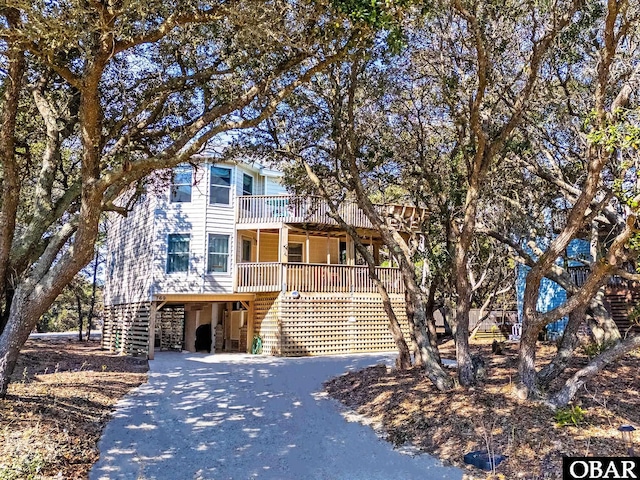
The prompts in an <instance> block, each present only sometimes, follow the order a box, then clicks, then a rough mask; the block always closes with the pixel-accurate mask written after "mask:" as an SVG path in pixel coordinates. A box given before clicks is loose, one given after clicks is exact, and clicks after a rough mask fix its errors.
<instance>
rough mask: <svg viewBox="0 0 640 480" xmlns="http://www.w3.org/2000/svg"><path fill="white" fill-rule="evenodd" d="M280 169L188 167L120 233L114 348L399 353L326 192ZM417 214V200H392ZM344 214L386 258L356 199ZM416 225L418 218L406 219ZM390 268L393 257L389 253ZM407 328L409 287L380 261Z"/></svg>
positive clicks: (115, 237) (111, 248)
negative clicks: (293, 187) (321, 195)
mask: <svg viewBox="0 0 640 480" xmlns="http://www.w3.org/2000/svg"><path fill="white" fill-rule="evenodd" d="M281 180H282V174H281V173H280V172H277V171H274V170H271V169H268V168H264V167H262V166H260V165H258V164H249V163H243V162H239V163H209V162H207V161H206V159H205V160H204V161H202V163H200V164H199V165H198V167H193V166H191V165H180V166H178V167H176V168H175V169H174V170H173V171H172V175H171V181H170V185H164V186H161V187H158V188H153V189H150V191H149V192H148V193H146V194H145V195H144V197H143V198H142V199H141V200H139V201H138V202H137V203H136V205H135V206H134V208H133V210H132V211H131V213H130V214H129V215H128V216H126V217H123V216H120V215H115V214H114V215H113V216H112V217H111V218H110V224H109V229H108V238H107V244H108V256H107V267H106V286H105V322H104V329H103V337H102V342H103V346H104V347H105V348H107V349H109V350H111V351H117V352H122V353H126V354H132V355H136V354H147V355H148V356H149V358H153V354H154V350H156V349H178V350H180V349H184V350H188V351H196V347H198V349H205V350H209V349H211V350H212V351H215V352H234V351H235V352H248V351H250V349H251V346H252V341H253V339H254V335H259V336H260V338H261V342H262V351H263V353H265V354H271V355H319V354H340V353H349V352H370V351H382V350H388V349H393V348H394V347H395V344H394V342H393V340H392V337H391V334H390V333H389V331H388V323H389V321H388V318H387V316H386V314H385V312H384V310H383V308H382V302H381V299H380V296H379V295H378V293H377V290H376V287H375V284H374V282H373V281H372V279H371V278H369V273H368V269H367V267H365V266H362V265H359V264H358V263H359V262H358V259H357V256H356V254H355V248H354V245H353V242H352V240H351V238H350V237H349V236H348V235H347V234H346V233H345V232H344V231H342V230H341V229H340V228H338V225H337V224H336V222H335V221H334V220H332V219H331V218H330V217H328V216H327V205H326V204H325V203H323V202H322V201H320V200H319V199H316V198H309V197H305V198H302V197H296V196H291V195H288V194H287V192H286V190H285V189H284V187H283V186H282V183H281ZM379 208H381V209H386V212H387V213H388V212H394V213H395V214H396V215H401V216H403V217H404V218H405V219H407V220H409V224H411V221H413V220H415V221H417V220H418V219H417V216H418V214H420V213H421V212H420V211H419V210H417V209H415V208H413V207H408V206H389V205H388V206H381V207H379ZM341 213H342V216H343V218H345V219H346V220H347V222H348V223H350V224H351V225H353V226H354V227H356V228H357V230H358V232H359V233H360V235H361V236H362V238H364V239H365V240H366V243H367V244H368V246H369V248H370V249H371V252H372V253H373V255H374V257H375V258H376V260H377V261H378V263H379V262H380V260H381V257H383V255H381V241H380V237H379V235H378V234H377V232H376V231H375V230H374V229H372V228H371V224H370V223H369V221H368V219H367V218H366V216H365V215H364V214H363V213H362V212H361V211H360V210H359V209H358V208H357V206H356V205H355V204H345V205H344V206H343V207H342V212H341ZM403 223H406V222H403ZM387 263H388V260H387ZM377 273H378V275H379V277H380V278H381V280H382V281H383V282H384V283H385V285H386V287H387V289H388V291H389V293H390V296H391V298H392V300H393V303H394V309H395V311H396V314H397V315H398V317H399V318H400V319H401V322H402V323H403V327H404V328H405V329H406V328H407V325H406V314H405V309H404V293H403V292H404V286H403V283H402V279H401V276H400V272H399V271H398V269H397V268H394V267H393V266H385V267H383V266H380V267H377Z"/></svg>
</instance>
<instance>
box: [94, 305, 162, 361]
mask: <svg viewBox="0 0 640 480" xmlns="http://www.w3.org/2000/svg"><path fill="white" fill-rule="evenodd" d="M149 312H150V304H149V303H130V304H124V305H112V306H110V307H107V308H106V309H105V313H106V315H105V321H104V325H103V328H102V348H104V349H106V350H109V351H111V352H116V353H123V354H126V355H146V354H147V351H148V342H149Z"/></svg>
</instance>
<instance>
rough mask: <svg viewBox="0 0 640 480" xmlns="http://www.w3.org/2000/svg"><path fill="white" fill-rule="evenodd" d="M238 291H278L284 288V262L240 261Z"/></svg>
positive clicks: (238, 266)
mask: <svg viewBox="0 0 640 480" xmlns="http://www.w3.org/2000/svg"><path fill="white" fill-rule="evenodd" d="M236 271H237V274H236V275H238V284H237V291H238V292H277V291H279V290H280V289H281V288H282V264H281V263H278V262H268V263H238V264H237V265H236Z"/></svg>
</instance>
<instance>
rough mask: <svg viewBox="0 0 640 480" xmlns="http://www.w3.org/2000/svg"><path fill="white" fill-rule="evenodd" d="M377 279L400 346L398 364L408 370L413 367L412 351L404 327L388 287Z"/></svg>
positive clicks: (394, 335)
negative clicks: (399, 319)
mask: <svg viewBox="0 0 640 480" xmlns="http://www.w3.org/2000/svg"><path fill="white" fill-rule="evenodd" d="M376 280H377V281H376V285H377V287H378V293H380V296H381V297H382V306H383V308H384V311H385V313H386V314H387V317H389V330H390V331H391V336H392V337H393V341H394V342H395V343H396V347H398V360H397V366H398V368H399V369H400V370H406V369H408V368H411V352H410V351H409V347H408V346H407V342H406V341H405V339H404V335H403V334H402V329H401V328H400V322H398V317H397V316H396V313H395V312H394V311H393V307H392V306H391V299H390V298H389V294H388V293H387V289H386V288H385V287H384V285H383V284H382V282H381V281H380V279H376Z"/></svg>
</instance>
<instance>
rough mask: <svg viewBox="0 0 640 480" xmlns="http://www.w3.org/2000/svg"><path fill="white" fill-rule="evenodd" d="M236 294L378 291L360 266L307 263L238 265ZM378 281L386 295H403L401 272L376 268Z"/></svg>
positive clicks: (395, 269) (393, 269) (365, 269)
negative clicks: (385, 289)
mask: <svg viewBox="0 0 640 480" xmlns="http://www.w3.org/2000/svg"><path fill="white" fill-rule="evenodd" d="M237 272H238V273H237V275H238V281H237V291H238V292H277V291H280V290H288V291H293V290H297V291H299V292H314V293H334V292H336V293H337V292H354V293H375V292H377V291H378V290H377V287H376V284H375V282H374V281H373V279H371V278H369V269H368V268H367V267H363V266H351V265H326V264H317V263H313V264H309V263H277V262H269V263H240V264H238V265H237ZM376 273H377V275H378V278H380V280H381V281H382V283H383V284H384V285H385V287H386V288H387V291H388V292H389V293H402V292H404V284H403V282H402V276H401V274H400V270H399V269H397V268H388V267H376Z"/></svg>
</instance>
